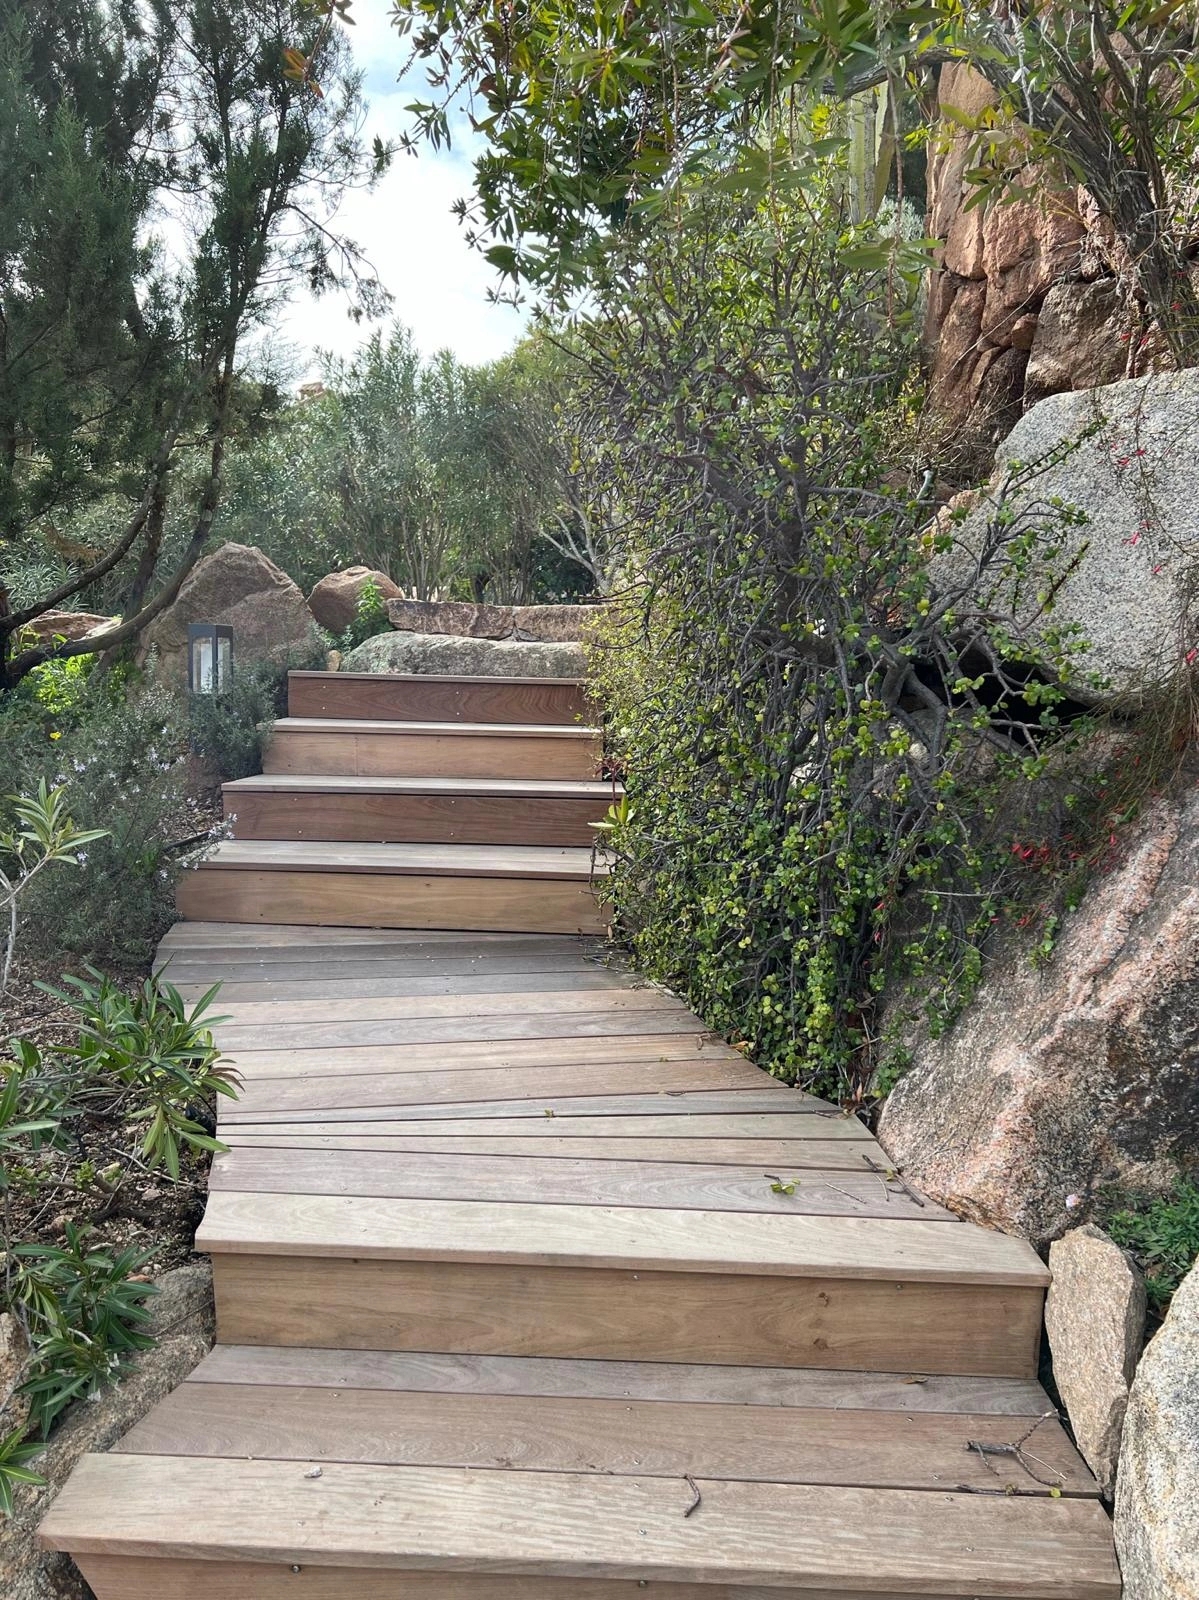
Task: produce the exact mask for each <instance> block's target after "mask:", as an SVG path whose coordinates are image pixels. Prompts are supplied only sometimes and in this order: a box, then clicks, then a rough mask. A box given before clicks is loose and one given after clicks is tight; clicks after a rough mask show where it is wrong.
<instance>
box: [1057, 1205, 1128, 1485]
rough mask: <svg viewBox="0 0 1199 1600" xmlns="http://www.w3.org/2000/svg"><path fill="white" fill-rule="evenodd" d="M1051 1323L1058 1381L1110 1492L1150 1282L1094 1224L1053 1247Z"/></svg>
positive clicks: (1086, 1452)
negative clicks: (1146, 1293) (1146, 1283)
mask: <svg viewBox="0 0 1199 1600" xmlns="http://www.w3.org/2000/svg"><path fill="white" fill-rule="evenodd" d="M1049 1270H1050V1271H1051V1272H1052V1273H1053V1283H1052V1284H1051V1285H1050V1289H1049V1294H1048V1297H1047V1299H1046V1301H1045V1326H1046V1329H1047V1330H1048V1333H1049V1349H1050V1351H1051V1353H1052V1355H1053V1381H1054V1382H1055V1383H1056V1384H1057V1388H1058V1393H1059V1394H1060V1395H1061V1397H1062V1400H1063V1402H1064V1403H1065V1407H1066V1412H1067V1414H1068V1415H1069V1418H1070V1426H1071V1427H1072V1428H1073V1429H1074V1437H1075V1439H1076V1440H1077V1441H1078V1448H1079V1450H1080V1451H1081V1452H1082V1454H1083V1456H1084V1458H1085V1459H1086V1462H1087V1465H1088V1466H1089V1467H1090V1469H1091V1471H1092V1472H1093V1473H1094V1474H1095V1477H1096V1478H1097V1479H1098V1480H1099V1484H1100V1487H1101V1488H1102V1489H1103V1490H1104V1492H1105V1493H1106V1494H1110V1493H1111V1491H1112V1486H1113V1484H1114V1483H1115V1481H1116V1461H1117V1459H1118V1457H1119V1454H1120V1430H1121V1428H1122V1427H1123V1426H1124V1410H1125V1407H1126V1406H1127V1404H1128V1386H1129V1384H1131V1382H1132V1377H1133V1373H1134V1372H1135V1371H1136V1367H1137V1361H1138V1360H1139V1358H1140V1354H1141V1346H1142V1344H1143V1343H1144V1339H1145V1310H1146V1297H1145V1280H1144V1278H1143V1277H1142V1276H1141V1274H1140V1272H1138V1270H1137V1268H1136V1266H1135V1265H1134V1264H1133V1263H1132V1262H1131V1261H1130V1260H1129V1259H1128V1257H1127V1256H1126V1255H1125V1254H1124V1252H1123V1250H1121V1249H1120V1247H1119V1245H1118V1244H1116V1243H1115V1242H1114V1240H1112V1239H1109V1238H1108V1236H1107V1234H1106V1233H1104V1231H1103V1229H1102V1228H1097V1227H1095V1226H1094V1224H1093V1223H1090V1222H1087V1223H1084V1224H1083V1225H1082V1227H1081V1228H1071V1230H1070V1232H1069V1233H1067V1234H1065V1235H1063V1237H1062V1238H1060V1239H1057V1240H1055V1241H1054V1243H1053V1244H1052V1245H1050V1247H1049Z"/></svg>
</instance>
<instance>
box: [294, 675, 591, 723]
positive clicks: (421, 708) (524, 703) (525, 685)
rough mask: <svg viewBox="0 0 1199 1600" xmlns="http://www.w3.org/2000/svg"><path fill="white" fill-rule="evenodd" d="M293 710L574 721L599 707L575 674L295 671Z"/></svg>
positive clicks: (401, 718) (297, 713)
mask: <svg viewBox="0 0 1199 1600" xmlns="http://www.w3.org/2000/svg"><path fill="white" fill-rule="evenodd" d="M287 709H288V712H289V714H290V715H291V716H293V717H337V718H349V719H351V720H353V719H355V718H358V719H362V718H366V719H372V718H373V719H376V720H379V721H385V722H407V721H412V722H515V723H524V724H534V725H536V726H544V725H546V724H552V723H565V724H569V725H572V726H573V725H574V724H576V723H578V722H580V721H581V720H582V719H583V718H584V717H585V716H587V715H588V714H589V712H590V709H591V708H590V706H589V704H588V699H587V692H586V690H585V688H584V687H583V685H582V684H581V683H579V682H577V681H576V680H575V679H573V678H478V677H461V678H454V677H447V676H446V675H444V674H433V673H420V674H417V673H394V674H391V673H388V674H381V673H373V672H291V673H289V674H288V678H287Z"/></svg>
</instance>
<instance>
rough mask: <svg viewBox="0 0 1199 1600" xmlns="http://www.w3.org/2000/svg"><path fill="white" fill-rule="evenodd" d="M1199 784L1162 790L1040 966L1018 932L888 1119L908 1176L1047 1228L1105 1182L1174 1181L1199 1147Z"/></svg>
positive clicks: (918, 1028)
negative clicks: (1165, 793) (1169, 794)
mask: <svg viewBox="0 0 1199 1600" xmlns="http://www.w3.org/2000/svg"><path fill="white" fill-rule="evenodd" d="M1197 979H1199V787H1196V786H1195V785H1194V784H1193V783H1192V784H1191V785H1190V786H1189V787H1188V788H1187V789H1186V790H1185V791H1183V792H1182V793H1181V794H1179V795H1177V796H1175V797H1172V798H1166V797H1163V798H1160V799H1157V800H1155V801H1153V802H1151V803H1150V805H1149V806H1148V807H1147V809H1146V812H1145V814H1144V815H1143V817H1142V818H1141V819H1140V821H1139V822H1138V823H1137V824H1135V825H1134V826H1133V828H1132V829H1131V831H1130V836H1129V838H1128V840H1127V842H1126V845H1125V848H1124V854H1123V858H1122V860H1121V861H1120V862H1119V864H1118V865H1117V866H1115V867H1114V868H1113V869H1112V870H1111V871H1110V872H1108V873H1107V874H1106V875H1105V876H1102V877H1099V878H1097V879H1096V881H1095V882H1094V883H1093V884H1092V886H1091V888H1090V889H1089V891H1088V892H1087V894H1086V896H1085V897H1084V899H1083V902H1082V904H1081V906H1080V907H1079V908H1078V910H1077V911H1075V912H1073V913H1071V914H1069V915H1068V917H1067V918H1066V921H1065V923H1064V926H1063V929H1062V932H1061V936H1060V939H1059V942H1058V946H1057V949H1056V951H1055V954H1054V956H1053V958H1052V960H1051V961H1050V962H1049V963H1048V964H1047V965H1046V966H1044V967H1041V968H1034V966H1033V964H1032V963H1031V962H1030V960H1029V959H1028V955H1027V953H1026V951H1025V950H1024V949H1023V947H1022V946H1021V945H1020V943H1019V942H1018V941H1014V942H1012V943H1010V944H1009V945H1008V947H1007V948H1006V949H1002V950H999V951H997V952H995V954H994V955H993V957H992V959H991V961H990V963H989V965H988V968H987V970H986V974H985V976H984V978H983V982H982V985H981V987H980V989H979V991H978V993H977V994H976V996H975V998H974V999H973V1001H972V1002H971V1004H970V1005H969V1006H968V1007H967V1008H966V1010H965V1012H964V1013H963V1014H962V1016H961V1017H959V1018H958V1020H957V1022H956V1023H955V1024H954V1025H953V1026H952V1027H951V1028H950V1029H949V1030H948V1031H947V1032H946V1033H945V1034H944V1035H943V1036H942V1037H941V1038H939V1039H932V1038H929V1037H928V1035H927V1031H926V1030H925V1029H924V1028H923V1026H922V1025H917V1024H914V1025H913V1028H912V1032H911V1035H910V1037H909V1038H908V1040H907V1043H908V1047H909V1049H910V1050H911V1053H912V1056H913V1061H914V1065H913V1066H912V1067H911V1069H910V1070H909V1072H908V1073H907V1075H906V1076H905V1077H904V1078H902V1079H901V1080H900V1082H899V1083H898V1084H897V1085H896V1087H895V1088H894V1089H893V1090H892V1092H891V1095H890V1097H889V1098H888V1100H887V1102H886V1105H885V1106H884V1108H883V1112H882V1118H881V1124H880V1136H881V1138H882V1140H883V1142H884V1144H885V1145H886V1146H887V1148H888V1149H889V1150H890V1152H891V1154H892V1156H893V1157H894V1158H895V1161H896V1164H897V1165H898V1166H901V1167H902V1168H903V1170H904V1171H905V1173H906V1174H907V1175H908V1177H909V1178H911V1180H912V1181H913V1182H914V1183H916V1184H918V1185H919V1186H920V1187H921V1188H922V1189H924V1190H926V1191H927V1192H928V1193H929V1194H931V1195H932V1197H933V1198H934V1199H936V1200H939V1201H941V1202H943V1203H944V1204H945V1205H947V1206H949V1207H950V1208H951V1209H952V1210H954V1211H956V1212H958V1213H959V1214H960V1215H962V1216H966V1217H969V1218H971V1219H973V1220H975V1221H979V1222H983V1223H987V1224H990V1225H992V1226H995V1227H999V1228H1003V1229H1006V1230H1007V1231H1009V1232H1014V1233H1022V1234H1024V1235H1025V1236H1026V1237H1028V1238H1029V1239H1031V1240H1032V1241H1033V1242H1034V1243H1035V1244H1038V1245H1040V1244H1044V1243H1046V1242H1047V1241H1048V1240H1050V1239H1053V1238H1055V1237H1057V1236H1058V1235H1060V1234H1061V1233H1062V1232H1064V1230H1065V1229H1066V1228H1067V1227H1068V1226H1071V1225H1073V1224H1074V1223H1076V1222H1079V1221H1082V1220H1084V1219H1085V1217H1086V1214H1087V1210H1088V1207H1089V1205H1090V1203H1091V1199H1092V1196H1093V1195H1094V1194H1095V1193H1096V1191H1097V1190H1099V1189H1100V1188H1101V1187H1102V1186H1104V1185H1107V1184H1116V1185H1118V1186H1120V1187H1121V1188H1125V1189H1132V1190H1138V1189H1143V1190H1146V1191H1148V1192H1161V1193H1165V1192H1168V1191H1169V1189H1170V1188H1171V1185H1172V1182H1173V1178H1174V1175H1175V1172H1176V1170H1177V1167H1176V1164H1177V1162H1178V1161H1179V1160H1186V1159H1187V1158H1188V1157H1189V1156H1193V1155H1194V1154H1196V1153H1199V982H1197V981H1196V980H1197Z"/></svg>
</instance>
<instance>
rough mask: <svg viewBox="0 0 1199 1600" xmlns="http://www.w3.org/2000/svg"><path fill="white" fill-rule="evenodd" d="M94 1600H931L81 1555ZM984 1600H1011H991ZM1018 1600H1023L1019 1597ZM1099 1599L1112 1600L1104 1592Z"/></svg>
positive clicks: (927, 1599) (999, 1599)
mask: <svg viewBox="0 0 1199 1600" xmlns="http://www.w3.org/2000/svg"><path fill="white" fill-rule="evenodd" d="M78 1565H79V1567H80V1569H81V1571H82V1572H83V1575H84V1577H85V1578H86V1579H87V1581H88V1583H89V1584H90V1585H91V1587H92V1589H93V1590H94V1591H95V1593H96V1594H97V1595H98V1596H99V1600H166V1597H168V1596H169V1600H400V1597H401V1596H402V1600H933V1596H931V1595H928V1596H925V1595H922V1594H920V1593H919V1592H905V1593H904V1594H902V1595H898V1594H881V1593H879V1592H878V1591H877V1590H870V1591H868V1592H867V1591H861V1590H852V1589H836V1590H833V1589H812V1588H804V1589H774V1588H770V1589H763V1588H761V1587H759V1586H757V1585H755V1586H754V1587H753V1588H742V1587H740V1586H739V1585H730V1584H727V1583H702V1584H696V1583H652V1582H648V1583H645V1584H640V1583H621V1582H618V1581H614V1580H609V1579H606V1578H559V1577H554V1578H529V1577H508V1576H505V1575H503V1574H499V1573H460V1574H458V1573H446V1572H399V1571H396V1570H394V1569H393V1570H389V1571H380V1570H377V1569H374V1570H372V1569H371V1568H369V1567H316V1566H307V1565H303V1564H302V1563H301V1564H298V1570H297V1565H293V1564H290V1563H289V1564H287V1565H278V1564H272V1563H268V1562H259V1561H185V1560H173V1559H171V1558H169V1557H165V1558H161V1559H153V1558H139V1557H136V1556H83V1557H81V1558H80V1560H79V1563H78ZM988 1600H1013V1597H1010V1596H1007V1597H1005V1596H989V1597H988ZM1021 1600H1027V1596H1022V1597H1021ZM1103 1600H1111V1597H1110V1595H1109V1594H1106V1593H1105V1595H1104V1597H1103Z"/></svg>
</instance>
